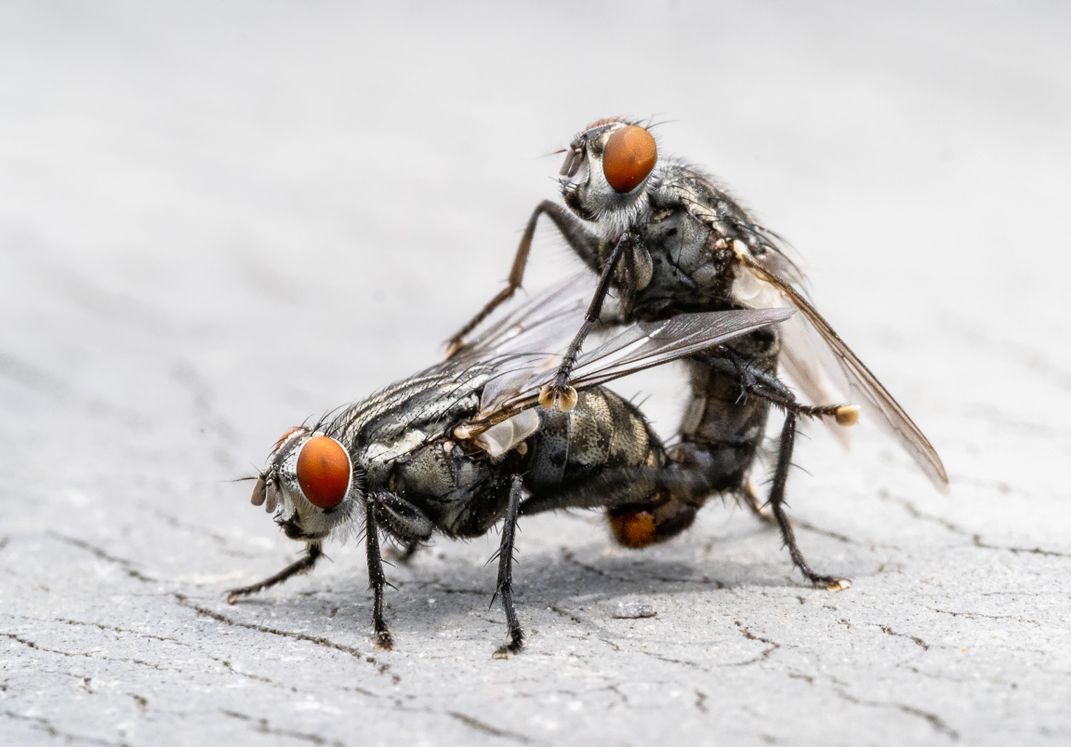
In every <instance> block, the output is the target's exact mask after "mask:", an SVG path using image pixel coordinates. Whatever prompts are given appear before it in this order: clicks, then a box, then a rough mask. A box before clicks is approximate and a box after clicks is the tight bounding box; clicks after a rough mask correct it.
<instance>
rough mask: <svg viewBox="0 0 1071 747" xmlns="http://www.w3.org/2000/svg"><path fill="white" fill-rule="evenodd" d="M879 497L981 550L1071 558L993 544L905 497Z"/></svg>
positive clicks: (1070, 555)
mask: <svg viewBox="0 0 1071 747" xmlns="http://www.w3.org/2000/svg"><path fill="white" fill-rule="evenodd" d="M879 497H880V498H881V499H882V500H885V501H889V502H891V503H895V504H897V505H898V506H901V507H902V508H903V509H904V510H905V511H907V512H908V513H909V514H911V515H912V516H913V517H915V518H916V519H922V520H923V521H928V522H930V523H932V524H937V525H938V526H940V527H943V528H945V529H947V530H948V531H950V532H952V533H953V534H958V535H960V536H961V537H967V538H968V539H969V540H970V541H971V544H973V545H974V546H975V547H978V548H981V549H983V550H997V551H1000V552H1010V553H1014V554H1015V555H1021V554H1028V555H1043V556H1046V557H1053V558H1071V552H1063V551H1060V550H1046V549H1044V548H1042V547H1016V546H1014V545H994V544H992V543H990V542H986V541H985V540H983V539H982V535H981V534H979V533H978V532H972V531H970V530H969V529H964V528H963V527H961V526H959V525H958V524H956V523H955V522H953V521H949V520H948V519H945V518H943V517H941V516H934V515H933V514H928V513H926V512H925V511H922V510H921V509H919V508H918V507H917V506H916V505H915V504H914V503H912V502H911V501H909V500H907V499H906V498H898V497H896V496H894V495H889V494H888V493H881V494H879Z"/></svg>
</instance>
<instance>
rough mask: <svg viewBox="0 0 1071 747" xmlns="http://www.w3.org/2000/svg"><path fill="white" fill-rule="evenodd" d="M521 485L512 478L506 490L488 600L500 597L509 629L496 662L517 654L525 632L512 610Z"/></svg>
mask: <svg viewBox="0 0 1071 747" xmlns="http://www.w3.org/2000/svg"><path fill="white" fill-rule="evenodd" d="M523 486H524V482H523V479H522V478H521V476H520V475H514V476H513V482H512V484H511V485H510V490H509V504H508V505H507V506H506V516H505V519H504V520H503V522H502V541H501V542H500V543H499V546H498V585H497V586H496V587H495V596H494V597H492V598H491V604H492V605H493V604H494V603H495V597H501V598H502V609H503V610H505V612H506V626H507V628H508V629H509V643H507V644H505V645H503V646H500V647H499V649H498V650H497V651H495V654H494V657H495V658H496V659H506V658H509V656H510V655H511V654H515V653H517V652H518V651H520V650H521V648H523V647H524V630H523V629H522V628H521V623H520V622H519V621H518V620H517V610H515V609H514V607H513V539H514V536H515V534H516V530H517V513H518V510H519V508H520V504H521V491H522V489H523Z"/></svg>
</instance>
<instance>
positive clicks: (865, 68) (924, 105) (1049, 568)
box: [0, 2, 1071, 745]
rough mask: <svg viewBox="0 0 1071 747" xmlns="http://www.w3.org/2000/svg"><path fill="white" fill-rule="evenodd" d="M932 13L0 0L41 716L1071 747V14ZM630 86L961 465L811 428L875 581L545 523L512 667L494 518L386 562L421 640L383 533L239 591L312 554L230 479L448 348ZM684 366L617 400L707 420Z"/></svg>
mask: <svg viewBox="0 0 1071 747" xmlns="http://www.w3.org/2000/svg"><path fill="white" fill-rule="evenodd" d="M898 8H899V9H897V10H893V9H892V8H891V7H890V8H884V9H878V8H875V7H870V8H868V9H863V8H858V7H855V6H854V5H849V4H844V5H828V4H827V5H808V7H806V8H803V7H802V6H796V7H785V6H784V5H782V4H767V5H752V4H744V3H739V4H729V5H718V6H716V7H715V6H712V7H709V8H708V7H707V6H706V5H702V6H701V5H700V4H698V3H684V2H680V3H673V4H669V5H660V4H643V5H640V4H637V5H634V6H622V5H621V4H617V3H614V4H610V3H600V4H596V5H593V6H590V7H588V8H587V9H584V10H580V9H577V8H574V7H572V6H571V5H568V4H565V3H561V4H540V5H539V6H538V7H530V8H527V9H513V10H504V9H502V8H499V7H498V6H495V5H492V4H486V5H480V6H466V7H465V8H463V9H453V10H445V9H434V8H426V7H425V8H421V7H420V6H418V5H416V4H405V5H404V6H401V7H398V8H396V9H394V10H388V9H387V8H385V7H383V6H382V5H381V4H377V5H369V6H365V7H358V6H354V7H351V6H350V4H338V5H327V6H324V5H319V4H316V5H315V6H313V5H309V4H296V3H295V4H264V3H249V4H230V3H228V4H226V6H225V7H221V5H220V4H210V3H203V4H185V3H184V4H178V3H175V4H173V5H161V4H155V3H154V4H152V7H149V5H148V4H135V3H86V4H82V5H77V4H72V5H62V4H60V5H57V4H48V6H47V7H46V6H45V5H44V4H38V3H29V2H27V3H11V2H9V3H5V4H4V5H3V6H2V7H0V324H2V327H0V408H2V412H3V417H0V433H2V441H0V446H2V448H0V472H2V475H3V490H2V493H0V496H2V498H0V501H2V503H0V506H2V509H3V512H2V516H0V563H2V568H3V574H2V576H0V742H3V743H4V744H11V745H14V744H34V743H68V744H102V745H112V744H120V743H123V744H126V743H130V744H150V743H151V744H181V743H184V744H190V743H196V742H201V743H206V744H207V743H211V744H216V743H222V742H224V740H226V741H228V742H230V743H246V742H254V741H255V742H260V743H270V744H282V745H285V744H300V743H311V744H317V745H319V744H330V745H334V744H388V743H405V744H409V743H412V744H450V743H455V744H459V743H487V744H498V743H522V744H551V743H555V744H557V743H569V744H580V743H593V742H600V743H612V744H647V743H656V742H681V743H721V744H726V743H732V744H755V743H793V744H807V743H809V744H853V745H854V744H881V743H884V744H894V743H895V744H903V743H932V744H944V743H952V742H963V743H969V744H1025V743H1030V744H1041V743H1052V744H1060V743H1062V744H1066V743H1067V742H1068V741H1069V740H1071V709H1069V708H1068V703H1069V701H1071V633H1069V631H1068V613H1069V599H1071V580H1069V578H1071V576H1069V573H1068V567H1069V564H1071V539H1069V531H1068V530H1069V528H1071V504H1069V500H1068V499H1069V497H1071V496H1069V490H1068V487H1067V481H1066V476H1065V474H1066V469H1067V465H1068V453H1069V448H1068V447H1069V444H1071V429H1069V426H1068V420H1069V416H1071V411H1069V410H1071V408H1069V397H1068V392H1069V389H1071V352H1069V345H1068V333H1069V329H1068V302H1067V292H1066V287H1067V282H1068V269H1069V262H1068V259H1067V257H1068V253H1069V250H1071V241H1069V240H1068V231H1067V214H1068V213H1067V210H1068V207H1067V205H1068V198H1069V197H1071V171H1069V169H1068V165H1069V164H1071V147H1069V145H1071V137H1069V133H1071V96H1069V94H1071V90H1069V88H1071V86H1069V74H1068V70H1069V69H1071V53H1069V51H1068V50H1069V47H1068V45H1067V38H1068V32H1069V24H1068V20H1069V18H1068V12H1067V9H1066V7H1062V6H1057V5H1056V4H1054V3H1036V4H1034V5H1020V4H1016V5H1015V6H1014V7H1013V6H1012V4H975V3H970V4H942V5H941V6H940V7H939V8H934V7H930V6H929V5H925V6H924V5H914V6H911V5H907V6H900V5H899V4H898ZM618 112H622V113H637V114H640V115H649V114H655V115H657V116H658V117H661V118H665V119H669V120H672V121H671V122H670V123H668V124H666V125H664V126H662V127H661V128H660V133H661V135H660V136H661V138H662V141H663V145H664V146H665V147H666V148H667V149H668V150H672V151H674V152H677V153H682V154H687V155H689V156H690V157H691V158H692V159H694V160H695V161H697V162H699V163H702V164H705V165H707V166H708V167H709V168H710V169H711V170H712V171H715V172H717V173H718V174H720V175H721V176H722V177H723V178H725V179H726V180H727V181H728V182H729V183H731V184H732V185H734V186H735V188H736V190H737V192H738V193H739V194H740V195H742V196H743V197H744V198H745V199H746V200H747V201H748V202H749V203H750V204H751V205H753V206H754V207H755V208H756V209H757V210H758V212H759V213H760V214H761V215H762V216H763V217H764V219H765V220H766V222H767V223H768V224H769V225H770V226H771V227H773V228H775V229H776V230H778V231H779V232H781V233H783V234H784V235H786V236H787V237H789V238H790V239H791V240H792V241H793V243H794V244H795V245H796V246H797V247H798V249H799V250H800V253H801V254H802V255H803V256H804V257H805V259H806V263H807V266H808V268H809V270H810V274H811V277H812V281H813V292H814V296H815V298H816V299H817V300H818V303H819V306H820V307H821V308H822V309H823V310H824V311H825V313H826V314H827V315H828V316H829V317H830V319H832V320H833V321H834V322H835V324H836V326H837V327H838V329H839V330H840V331H841V333H842V334H843V335H844V336H845V337H846V338H847V339H848V340H849V341H850V342H851V343H852V344H853V345H854V346H855V347H856V349H857V350H858V351H859V352H860V353H861V354H862V356H863V358H864V359H865V360H866V361H867V362H868V363H870V364H871V365H872V367H873V368H874V370H875V371H877V372H879V374H880V375H881V377H882V378H883V379H884V380H885V381H886V383H887V384H888V385H889V386H890V388H891V389H892V390H893V391H894V392H895V393H896V394H898V396H899V397H900V398H901V399H902V401H903V402H904V404H905V405H906V406H907V407H908V409H909V410H910V412H912V413H913V414H914V415H915V416H916V418H917V419H918V420H919V422H920V423H921V424H922V425H923V427H924V428H925V429H926V430H927V432H928V433H929V434H930V436H931V437H932V439H933V440H934V442H935V443H936V444H937V445H938V447H939V448H940V450H941V451H942V453H943V455H944V457H945V459H946V462H947V465H948V467H949V470H950V472H951V475H952V479H953V482H954V487H953V490H952V492H951V494H950V495H948V496H946V497H943V496H939V495H937V494H935V493H934V492H932V491H931V489H930V488H929V486H928V484H927V483H926V482H925V480H924V479H923V478H922V477H921V475H920V474H918V473H917V472H916V471H915V470H914V468H913V466H912V465H911V463H910V462H909V461H908V459H907V458H906V457H905V456H904V455H903V454H902V453H900V452H899V451H898V450H897V449H896V447H895V446H894V444H892V443H891V442H890V441H888V440H885V439H883V438H882V437H881V436H880V435H879V434H877V433H876V432H875V431H873V430H871V429H868V428H867V426H866V425H865V424H861V425H860V426H859V428H858V432H857V433H856V436H857V438H856V443H855V446H854V448H853V450H852V452H851V453H850V454H845V453H844V452H842V451H841V450H840V449H839V447H838V446H837V445H835V444H834V443H833V442H832V440H831V439H830V438H829V437H828V436H827V434H825V433H824V432H815V433H813V434H812V437H811V438H810V439H809V440H806V441H805V442H804V443H803V444H802V446H801V449H800V453H799V456H798V459H797V461H798V463H799V464H800V465H802V466H803V467H804V468H806V472H804V471H802V470H801V471H798V472H797V473H796V474H795V475H794V478H793V481H792V484H791V501H792V507H793V510H794V513H795V516H796V517H797V518H798V520H799V522H800V524H801V527H802V528H801V531H800V535H801V543H802V545H803V547H804V549H805V551H806V552H807V553H808V554H809V556H810V558H811V560H812V561H813V562H814V563H815V564H816V565H817V566H819V567H821V568H823V569H827V570H829V571H831V572H834V573H838V574H845V575H849V576H851V577H853V578H854V580H855V586H854V587H853V588H852V589H851V590H849V591H847V592H843V593H839V594H829V593H823V592H819V591H814V590H811V589H810V588H807V587H805V586H804V585H802V583H801V580H800V578H799V577H798V575H794V574H793V573H791V571H790V567H789V563H788V561H787V559H786V557H785V554H784V552H783V551H782V550H781V548H780V542H779V540H778V537H777V535H776V533H774V532H772V531H770V530H769V529H767V528H764V527H762V526H758V525H757V524H756V523H755V522H754V521H753V520H752V519H751V518H750V517H749V516H748V515H747V514H746V512H743V511H741V510H739V509H736V508H733V507H725V508H722V507H720V506H712V507H710V508H708V509H706V510H705V511H704V514H703V515H702V517H701V520H700V521H699V522H698V525H697V526H696V527H695V528H694V529H693V530H692V531H691V532H690V533H688V534H687V535H686V536H684V537H682V538H680V539H679V540H677V541H674V542H672V543H670V544H668V545H666V546H663V547H659V548H657V549H654V550H651V551H648V552H643V553H630V552H625V551H623V550H620V549H617V548H615V547H614V546H612V544H611V543H610V541H609V538H608V536H607V532H606V530H605V528H604V526H603V525H602V522H601V521H600V519H599V518H598V517H597V516H585V515H578V516H565V515H559V516H550V517H540V518H538V519H534V520H532V521H527V522H525V523H524V524H523V526H522V531H521V534H520V548H519V552H520V562H519V566H518V571H517V574H518V584H519V604H520V611H521V615H522V617H523V620H524V622H525V623H526V625H527V627H528V629H529V631H530V646H529V648H528V650H527V651H526V652H525V653H524V654H523V655H521V656H519V657H516V658H514V659H512V660H509V661H493V660H492V659H491V658H490V653H491V651H492V650H493V648H494V646H495V645H496V644H497V643H498V642H500V641H501V640H502V637H503V633H504V626H503V620H502V615H501V612H500V610H499V609H498V608H497V607H494V608H491V609H488V602H489V592H490V590H491V588H492V584H493V573H494V571H493V568H489V567H486V566H485V561H486V560H487V558H488V557H489V556H490V554H491V552H492V550H493V548H494V543H495V541H496V539H497V538H496V537H494V536H492V537H488V538H485V539H483V540H480V541H475V542H471V543H467V544H465V543H451V542H447V541H439V542H437V543H436V544H435V546H434V547H433V548H431V549H430V550H429V551H427V552H425V553H424V554H423V555H421V556H420V557H419V559H418V560H417V561H416V562H415V563H414V564H413V565H412V566H411V567H407V568H394V569H390V578H391V580H392V582H393V583H394V584H395V585H396V586H397V587H398V588H397V591H393V592H391V593H390V594H389V616H390V619H391V621H392V623H393V627H394V632H395V635H396V638H397V642H398V648H397V650H396V651H394V652H392V653H382V652H378V651H376V650H374V649H373V648H372V646H371V644H370V641H369V633H370V623H369V618H370V600H369V596H368V594H367V591H366V581H365V569H364V564H363V560H362V558H361V553H360V552H359V551H358V549H357V547H356V546H355V544H354V543H348V544H346V545H344V546H343V545H336V546H332V547H330V548H329V553H330V555H331V557H332V558H333V561H334V562H333V563H331V564H329V565H328V567H326V568H323V569H322V570H320V571H319V572H317V573H316V574H314V575H312V576H309V577H304V578H300V579H297V580H294V581H293V582H291V583H289V584H288V585H286V586H284V587H282V588H280V589H278V590H274V591H272V592H271V593H267V594H265V595H263V597H261V598H259V599H257V600H255V601H250V602H248V603H245V604H241V605H238V606H234V607H228V606H227V605H226V604H225V603H224V600H223V594H222V593H223V590H224V589H226V588H228V587H230V586H233V585H237V584H242V583H246V582H249V581H252V580H254V579H257V578H259V577H261V576H263V575H265V574H268V573H270V572H273V571H275V570H276V569H278V568H279V567H281V565H282V564H284V563H285V562H287V561H288V560H289V559H291V558H292V557H293V556H294V553H295V549H296V548H295V547H294V546H293V545H292V543H289V542H288V541H287V540H285V539H284V538H283V537H282V536H281V535H280V534H279V532H278V531H277V530H276V528H275V527H274V526H273V525H272V524H271V522H270V521H268V520H267V519H266V518H265V517H264V515H263V512H260V511H257V510H254V509H252V508H250V507H249V505H248V502H247V501H248V486H247V485H245V484H234V483H232V482H229V480H230V479H231V478H233V477H236V476H239V475H242V474H247V473H249V472H250V471H251V470H252V469H253V468H254V467H255V466H257V465H258V464H259V463H260V460H261V459H262V458H263V456H264V455H265V453H266V452H267V449H268V447H269V446H270V444H271V443H272V442H273V441H274V439H275V438H276V437H277V436H278V435H279V434H280V433H281V432H282V431H283V430H284V429H286V428H287V427H288V426H290V425H292V424H293V423H294V422H297V421H300V420H301V419H303V418H304V417H305V416H306V415H308V414H310V413H315V412H319V411H321V410H323V409H325V408H327V407H330V406H333V405H335V404H339V403H342V402H345V401H348V400H350V399H353V398H356V397H360V396H363V395H365V394H367V393H369V392H370V391H372V390H373V389H375V388H376V387H378V386H380V385H382V384H385V383H387V382H389V381H391V380H393V379H395V378H398V377H401V376H404V375H405V374H407V373H409V372H412V371H414V370H416V369H418V368H421V367H423V366H424V365H426V364H427V363H429V362H430V361H432V360H433V359H435V357H436V356H437V355H438V354H439V350H440V348H439V344H440V342H441V341H442V340H443V339H445V338H446V336H447V335H448V334H449V332H450V331H451V330H452V329H453V328H454V327H455V325H457V324H458V323H459V322H460V321H461V320H463V319H464V318H466V316H467V314H469V313H470V312H471V311H472V310H473V309H474V308H476V307H477V305H478V303H479V302H481V301H482V300H483V299H484V297H485V296H487V295H488V294H489V293H490V292H492V291H493V290H495V289H496V288H497V287H498V283H499V282H500V281H501V279H502V278H503V277H504V276H505V273H506V269H507V265H508V261H509V255H510V252H511V251H512V248H513V246H514V243H515V241H516V239H517V236H518V232H519V229H520V228H521V226H522V225H523V223H524V221H525V220H526V218H527V216H528V211H529V210H530V209H531V207H532V206H533V205H534V203H535V202H536V201H537V200H539V199H541V198H543V197H547V196H551V195H552V194H553V182H552V180H551V179H550V177H551V176H552V175H553V174H554V172H555V170H556V168H557V166H558V160H557V158H542V157H540V156H541V155H542V154H544V153H546V152H548V151H551V150H553V149H555V148H557V147H559V146H561V145H562V144H563V143H565V142H566V140H567V138H569V137H570V135H571V134H572V133H573V132H574V131H575V130H576V129H578V128H579V127H581V126H582V125H583V124H584V123H585V122H586V121H588V120H590V119H593V118H595V117H598V116H602V115H605V114H607V113H618ZM536 255H537V259H536V266H535V268H534V271H533V272H534V274H533V276H532V281H531V284H530V285H531V287H538V286H539V285H540V284H541V283H544V282H547V281H548V280H549V279H551V278H553V277H556V276H559V275H561V273H562V272H564V271H566V270H568V271H572V269H573V268H574V267H575V266H576V265H575V263H574V262H573V260H572V259H571V258H570V257H569V256H568V255H567V253H566V251H565V250H564V249H563V248H562V247H561V244H560V242H558V241H557V240H555V239H554V238H552V237H549V236H543V237H541V238H540V240H539V242H538V246H537V248H536ZM678 374H679V372H676V371H662V372H658V374H657V375H651V376H646V377H644V378H643V379H640V380H636V381H628V382H624V383H623V384H622V385H621V387H619V388H620V389H621V390H622V391H624V392H625V393H629V394H631V393H634V392H637V391H644V392H650V393H652V397H651V399H650V402H649V407H650V412H651V414H652V415H653V416H654V417H655V419H656V422H657V423H658V426H659V427H660V428H661V429H662V430H663V431H665V432H667V433H670V432H672V428H673V424H674V419H675V417H676V412H677V408H679V406H680V402H679V394H678V392H679V384H680V379H679V376H678ZM630 609H631V610H633V611H634V612H635V611H636V610H639V611H642V612H643V614H644V615H645V616H635V615H632V616H630V615H629V610H630ZM652 612H653V613H654V614H653V615H652V614H650V613H652Z"/></svg>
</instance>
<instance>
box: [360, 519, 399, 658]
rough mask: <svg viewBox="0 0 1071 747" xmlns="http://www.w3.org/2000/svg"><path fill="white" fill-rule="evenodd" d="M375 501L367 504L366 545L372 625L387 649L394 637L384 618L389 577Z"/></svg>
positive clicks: (381, 643) (379, 644) (379, 641)
mask: <svg viewBox="0 0 1071 747" xmlns="http://www.w3.org/2000/svg"><path fill="white" fill-rule="evenodd" d="M374 506H375V502H374V501H372V500H369V501H368V503H367V504H366V506H365V512H364V517H365V525H364V547H365V553H366V554H367V556H368V585H369V586H370V587H371V588H372V600H373V601H372V625H373V626H374V628H375V631H376V645H377V646H379V647H380V648H382V649H386V650H387V651H389V650H391V649H392V648H394V639H393V638H391V635H390V629H389V628H388V627H387V622H386V621H385V620H384V619H383V587H384V586H386V585H387V577H386V576H384V575H383V558H382V556H381V555H380V553H379V525H378V523H377V522H376V511H375V508H374Z"/></svg>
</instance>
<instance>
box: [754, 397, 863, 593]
mask: <svg viewBox="0 0 1071 747" xmlns="http://www.w3.org/2000/svg"><path fill="white" fill-rule="evenodd" d="M795 441H796V413H794V412H792V411H789V412H787V413H785V424H784V426H782V428H781V444H780V446H779V448H778V450H777V466H776V467H775V468H774V476H773V484H772V485H771V487H770V500H769V506H770V510H771V511H773V515H774V518H775V519H776V520H777V526H778V527H780V529H781V537H782V539H784V541H785V546H786V547H787V548H788V554H789V555H790V556H791V557H792V562H793V563H794V564H795V565H796V567H797V568H799V569H800V572H802V573H803V575H804V576H806V577H807V579H808V580H809V581H810V582H811V583H812V584H814V585H815V586H817V587H818V588H820V589H828V590H830V591H843V590H844V589H847V588H849V587H850V586H851V585H852V582H851V581H850V580H849V579H846V578H837V577H836V576H823V575H822V574H819V573H815V572H814V571H813V570H811V566H810V565H808V563H807V560H806V559H805V558H804V557H803V553H802V552H800V548H799V545H797V544H796V533H795V532H794V531H792V524H791V523H790V522H789V520H788V514H787V513H786V512H785V483H786V482H787V480H788V469H789V467H790V466H791V463H792V449H793V447H794V445H795Z"/></svg>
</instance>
